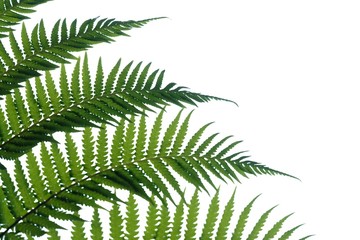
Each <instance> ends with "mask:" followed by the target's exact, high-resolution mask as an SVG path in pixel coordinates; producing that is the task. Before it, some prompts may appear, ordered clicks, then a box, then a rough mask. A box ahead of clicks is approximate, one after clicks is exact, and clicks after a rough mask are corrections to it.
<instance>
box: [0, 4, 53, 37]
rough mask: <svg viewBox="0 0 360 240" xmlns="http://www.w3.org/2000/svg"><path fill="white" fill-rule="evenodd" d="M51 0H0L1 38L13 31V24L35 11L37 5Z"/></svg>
mask: <svg viewBox="0 0 360 240" xmlns="http://www.w3.org/2000/svg"><path fill="white" fill-rule="evenodd" d="M49 1H50V0H1V1H0V38H4V37H6V36H8V35H7V33H8V32H12V31H13V29H12V28H11V27H12V26H14V25H16V24H18V23H19V22H21V21H23V20H24V19H28V17H27V14H29V13H32V12H34V11H35V10H34V9H33V8H34V7H36V6H37V5H40V4H43V3H46V2H49Z"/></svg>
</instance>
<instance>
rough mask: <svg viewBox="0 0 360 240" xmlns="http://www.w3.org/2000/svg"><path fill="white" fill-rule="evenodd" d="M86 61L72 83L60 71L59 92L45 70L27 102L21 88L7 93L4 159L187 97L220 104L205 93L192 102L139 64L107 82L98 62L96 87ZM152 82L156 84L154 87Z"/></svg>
mask: <svg viewBox="0 0 360 240" xmlns="http://www.w3.org/2000/svg"><path fill="white" fill-rule="evenodd" d="M87 59H88V58H87V56H85V58H84V61H83V67H81V66H80V60H78V61H77V64H76V66H75V68H74V70H73V72H72V74H71V78H70V79H69V78H68V77H67V75H68V74H67V71H66V70H65V67H62V68H61V74H60V84H59V85H60V91H58V90H57V88H56V86H55V84H54V79H53V77H52V76H51V74H50V73H49V72H46V74H45V79H43V80H41V79H40V78H36V81H35V89H36V91H33V86H32V84H30V83H29V82H26V89H25V90H26V91H25V96H26V99H21V97H22V96H21V93H20V92H19V91H18V90H16V91H15V93H14V94H9V95H7V97H6V109H5V110H6V111H0V120H4V121H2V122H3V123H4V124H2V125H1V126H0V157H2V158H5V159H14V158H16V157H20V156H21V155H23V154H25V153H26V152H28V151H29V150H31V149H32V148H33V147H34V146H36V145H37V144H38V143H39V142H42V141H53V142H56V141H55V139H53V137H52V134H53V133H55V132H58V131H64V132H73V131H77V128H79V127H87V126H91V127H96V126H98V124H103V123H108V124H114V123H116V122H117V120H116V118H124V119H127V120H129V117H131V116H135V115H141V114H143V111H144V110H152V109H153V108H162V107H163V105H164V104H169V103H174V104H177V105H182V103H186V102H187V101H186V100H184V96H186V98H192V99H193V102H196V101H197V98H200V100H199V102H203V101H208V100H211V99H213V100H221V99H219V98H216V97H211V96H206V95H201V94H195V95H196V96H198V97H197V98H193V97H194V96H195V95H194V94H193V93H191V92H188V91H183V90H178V88H176V86H173V85H172V87H170V88H169V85H165V86H162V85H161V84H160V83H159V81H162V80H161V78H162V76H157V75H156V74H151V75H150V76H152V77H153V78H150V76H149V77H146V73H147V72H148V66H146V67H145V69H143V70H141V69H140V65H137V66H136V67H135V69H131V68H130V67H129V66H130V65H127V66H125V67H124V69H123V70H120V68H119V63H117V64H116V65H115V66H114V68H113V70H112V71H111V73H110V74H109V76H108V77H107V79H105V77H104V74H103V69H102V66H101V63H100V62H99V64H98V69H97V74H96V79H95V83H94V84H92V82H94V81H92V80H91V79H90V73H89V69H88V60H87ZM139 71H142V73H141V74H140V76H138V74H137V72H139ZM156 72H158V71H154V72H153V73H156ZM114 79H115V80H114ZM129 81H130V83H129ZM139 81H140V84H139ZM152 81H156V83H154V84H153V83H150V82H152ZM132 82H133V83H132ZM144 83H145V84H144ZM162 94H166V95H167V100H163V99H162V97H161V96H162ZM222 100H225V99H222ZM27 109H29V111H28V110H27ZM174 130H175V129H174ZM185 131H186V125H185V126H183V129H182V130H181V131H179V134H178V135H177V140H176V141H175V142H174V144H175V147H174V148H173V151H180V149H178V148H179V147H180V145H181V141H180V140H181V139H182V135H184V134H185ZM180 133H181V134H180ZM169 134H170V133H169ZM164 144H165V143H164ZM169 144H170V145H169ZM171 144H172V140H170V141H169V143H167V145H168V146H165V145H164V147H165V148H169V147H170V146H171ZM150 146H152V143H150ZM149 151H153V149H151V148H150V149H149Z"/></svg>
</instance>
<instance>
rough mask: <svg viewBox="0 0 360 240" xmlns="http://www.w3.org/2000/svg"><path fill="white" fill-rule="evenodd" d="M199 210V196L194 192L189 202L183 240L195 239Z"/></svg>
mask: <svg viewBox="0 0 360 240" xmlns="http://www.w3.org/2000/svg"><path fill="white" fill-rule="evenodd" d="M199 208H200V201H199V194H198V192H197V191H196V192H195V193H194V195H193V196H192V198H191V200H190V204H189V207H188V214H187V220H186V226H185V239H196V228H197V224H198V223H197V221H198V214H199Z"/></svg>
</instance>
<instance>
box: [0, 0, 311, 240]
mask: <svg viewBox="0 0 360 240" xmlns="http://www.w3.org/2000/svg"><path fill="white" fill-rule="evenodd" d="M48 1H49V0H0V38H1V41H0V104H1V108H0V183H1V186H0V239H34V237H40V236H45V235H47V236H48V239H54V240H55V239H60V236H61V233H60V232H59V231H58V230H68V231H70V233H69V234H70V235H71V239H76V240H77V239H87V237H89V236H90V238H91V239H103V235H104V233H105V231H104V227H105V228H106V227H107V223H104V222H103V221H104V218H103V217H102V214H101V212H102V211H103V210H104V209H106V207H104V204H103V203H104V202H107V203H110V204H112V208H111V210H110V211H109V224H108V229H109V235H110V238H111V239H174V240H175V239H182V238H185V239H198V238H199V237H200V238H201V239H213V238H215V239H228V238H231V239H242V238H243V237H244V235H245V234H244V233H245V231H246V229H247V228H248V225H247V220H248V218H249V216H250V211H251V208H252V206H253V203H254V201H255V199H256V198H255V199H254V200H253V201H251V202H250V203H249V204H248V205H247V206H246V207H245V208H244V210H243V212H242V213H241V215H240V216H239V217H238V218H237V217H236V216H234V205H235V199H234V197H235V193H234V194H233V196H232V197H231V198H230V200H229V201H228V203H227V204H226V205H225V207H224V208H222V207H221V204H220V199H219V190H218V188H217V187H216V186H215V184H214V180H215V179H220V180H222V181H224V182H228V181H231V182H239V179H240V178H242V177H245V178H246V177H248V176H251V175H252V176H257V175H262V174H266V175H283V176H288V177H292V176H291V175H288V174H286V173H283V172H281V171H277V170H274V169H272V168H269V167H267V166H265V165H262V164H260V163H257V162H253V161H250V160H248V156H247V155H245V152H244V151H238V150H236V147H237V145H238V144H240V143H241V141H231V137H230V136H226V137H223V138H219V137H218V135H219V134H217V133H215V134H210V135H208V136H206V131H207V129H208V128H209V126H210V125H211V123H209V124H206V125H204V126H203V127H201V128H200V129H199V130H198V131H196V132H195V133H194V134H192V135H191V134H190V133H189V130H188V129H189V126H190V124H191V115H192V112H190V113H189V114H188V115H187V116H186V117H185V118H184V119H183V117H182V115H183V110H181V111H180V112H179V113H178V114H177V116H176V117H175V118H174V119H173V120H172V121H171V122H170V124H168V125H166V124H165V123H164V122H166V121H165V120H164V116H165V115H166V112H165V110H164V109H165V107H166V106H168V105H177V106H180V107H181V108H185V107H186V106H188V105H191V106H196V104H197V103H203V102H208V101H210V100H220V101H227V102H231V101H229V100H226V99H223V98H219V97H214V96H208V95H204V94H200V93H194V92H191V91H189V90H187V88H185V87H181V86H177V85H176V84H175V83H168V84H165V83H164V71H160V70H151V64H147V65H143V63H142V62H140V63H137V64H135V63H134V62H130V63H126V64H123V63H121V60H119V61H118V62H117V63H116V64H115V65H114V66H113V68H112V69H111V71H110V72H109V73H108V74H107V75H106V73H105V71H104V69H103V63H102V60H101V59H99V60H98V64H97V67H96V68H95V69H94V70H95V71H92V70H91V69H90V65H91V64H90V63H89V60H88V56H87V54H85V56H84V58H83V59H82V60H81V59H80V58H78V57H76V55H75V53H76V52H81V51H85V50H87V49H89V48H91V47H93V46H94V45H96V44H98V43H110V42H113V41H114V38H115V37H117V36H128V35H127V33H126V32H127V31H129V30H131V29H133V28H139V27H142V26H144V25H145V24H147V23H148V22H150V21H153V20H156V19H158V18H153V19H146V20H141V21H117V20H114V19H106V18H103V19H97V18H92V19H88V20H86V21H84V22H83V23H81V24H78V23H77V20H73V21H72V22H71V23H70V24H67V20H66V19H64V20H61V19H60V20H58V21H57V22H56V23H55V24H54V26H53V27H52V28H50V29H49V30H48V29H47V28H46V27H45V23H44V21H40V22H39V23H38V24H36V25H35V27H33V29H32V30H31V31H30V32H29V31H28V30H27V27H26V26H25V24H24V23H22V26H21V30H20V31H19V34H17V33H16V32H15V31H14V30H13V29H12V26H15V25H16V24H19V23H21V22H22V21H23V20H25V19H27V18H28V16H27V15H28V14H30V13H32V12H34V9H33V8H34V7H36V6H37V5H39V4H42V3H46V2H48ZM71 63H73V69H72V71H69V69H68V68H67V67H65V65H66V64H71ZM59 67H60V69H58V70H59V71H58V72H59V77H56V78H55V77H54V74H53V73H52V72H51V71H52V70H54V69H56V68H59ZM22 86H24V87H23V88H21V87H22ZM157 110H161V111H160V112H159V113H158V115H157V116H156V118H155V121H154V122H153V123H152V122H151V121H149V119H150V116H152V114H150V113H153V112H156V111H157ZM56 132H62V134H59V136H60V137H56V138H55V137H54V133H56ZM61 136H63V137H61ZM6 160H12V161H6ZM184 180H185V181H186V182H187V183H188V184H189V185H191V186H193V187H194V188H195V189H196V191H195V193H194V195H193V196H192V198H191V199H190V201H189V202H187V201H186V198H185V194H184V191H183V189H184V186H182V182H184ZM211 188H213V189H216V191H217V192H216V194H215V196H214V197H213V198H212V201H211V204H210V206H209V207H208V213H207V216H206V219H205V221H201V220H202V219H200V209H201V208H202V207H203V206H200V199H199V193H200V192H201V191H205V192H208V193H209V191H210V190H211ZM118 190H121V191H124V190H125V191H127V192H129V194H130V195H129V197H128V198H127V199H124V198H123V197H122V196H121V197H120V195H119V194H118ZM136 196H140V197H141V198H142V199H143V200H146V201H147V202H148V203H149V205H148V210H147V215H146V217H144V218H142V214H141V211H140V210H139V203H138V200H137V198H136ZM178 197H180V202H177V201H176V199H177V198H178ZM169 203H171V204H169ZM123 204H126V206H125V208H121V206H123ZM173 205H174V206H176V209H175V212H172V211H171V210H170V209H171V208H170V206H173ZM84 207H89V208H91V209H93V215H92V219H91V220H90V222H91V223H90V225H88V226H87V225H86V222H85V220H84V219H83V218H82V217H81V214H80V213H79V212H80V210H82V209H83V208H84ZM272 210H273V208H272V209H270V210H268V211H266V212H265V213H264V214H263V215H261V216H260V218H259V219H258V221H257V223H256V224H255V225H254V227H253V228H250V229H249V230H251V231H250V233H249V235H248V237H247V239H257V238H258V237H259V236H264V239H273V238H274V237H279V239H289V237H290V236H291V235H292V233H293V232H294V231H295V230H297V229H298V228H299V227H300V225H299V226H296V227H294V228H292V229H289V230H287V231H285V232H283V234H282V235H280V234H281V229H282V226H283V224H284V223H285V222H286V220H287V219H288V218H289V216H290V215H288V216H285V217H284V218H282V219H280V220H279V221H278V222H276V223H275V224H273V225H272V227H270V228H269V229H270V230H269V231H267V232H266V233H265V232H264V230H263V229H264V228H263V227H264V226H266V224H267V222H268V221H267V219H268V216H269V215H270V213H271V211H272ZM141 219H146V224H145V226H144V230H143V231H142V229H141V226H142V223H141ZM237 219H238V220H237ZM236 220H237V224H236V226H234V228H231V227H230V225H231V223H232V222H234V221H236ZM64 222H65V224H64ZM69 226H71V230H69V229H67V228H69ZM88 228H90V230H89V231H88V230H87V229H88ZM308 237H310V236H306V237H304V238H302V239H307V238H308Z"/></svg>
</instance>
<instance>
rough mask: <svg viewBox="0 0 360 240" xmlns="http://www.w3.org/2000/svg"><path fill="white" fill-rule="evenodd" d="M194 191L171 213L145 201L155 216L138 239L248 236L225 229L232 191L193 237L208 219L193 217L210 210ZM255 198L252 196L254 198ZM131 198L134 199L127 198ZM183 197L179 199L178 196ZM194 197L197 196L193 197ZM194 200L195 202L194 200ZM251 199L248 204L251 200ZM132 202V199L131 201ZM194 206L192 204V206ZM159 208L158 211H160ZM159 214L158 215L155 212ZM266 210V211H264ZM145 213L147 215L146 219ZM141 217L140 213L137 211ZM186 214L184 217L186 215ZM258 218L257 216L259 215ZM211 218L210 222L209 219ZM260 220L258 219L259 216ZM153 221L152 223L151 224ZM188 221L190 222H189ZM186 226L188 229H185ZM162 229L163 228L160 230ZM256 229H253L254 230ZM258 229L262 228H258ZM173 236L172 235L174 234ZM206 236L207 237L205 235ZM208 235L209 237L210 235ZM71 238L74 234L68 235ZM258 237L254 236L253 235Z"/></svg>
mask: <svg viewBox="0 0 360 240" xmlns="http://www.w3.org/2000/svg"><path fill="white" fill-rule="evenodd" d="M130 198H134V196H132V195H130V197H129V199H130ZM196 198H197V196H196V193H195V195H193V197H192V199H193V200H191V201H190V205H189V206H187V207H185V205H184V204H183V202H180V203H179V204H177V205H176V209H175V213H171V212H170V211H168V210H164V209H167V207H166V205H161V206H160V205H159V204H158V203H157V202H155V203H154V205H153V204H149V205H150V206H149V209H150V208H151V209H152V210H151V212H153V213H152V214H151V215H152V216H153V217H155V216H156V218H155V219H152V220H151V221H147V222H146V224H145V226H144V228H140V229H146V230H145V234H140V235H141V236H143V237H142V238H140V239H144V240H148V239H176V240H178V239H186V240H188V239H228V238H226V237H229V238H231V239H237V240H238V239H251V237H250V236H248V237H247V238H246V237H245V238H236V237H237V236H239V234H238V233H234V232H231V231H230V229H229V225H228V224H225V223H226V222H229V221H234V220H235V221H236V219H237V218H238V217H239V216H237V215H235V214H234V212H233V211H232V210H230V209H232V208H233V207H234V206H233V205H234V202H235V197H234V195H233V196H232V197H231V199H230V200H229V201H227V203H226V207H225V209H224V210H223V211H219V210H218V209H216V211H215V212H213V213H212V215H213V216H214V217H211V220H210V219H208V220H209V222H210V221H211V225H212V226H211V229H209V230H210V232H209V233H210V235H207V234H205V235H202V236H200V237H197V236H198V234H199V230H200V229H202V228H204V229H205V228H206V227H204V225H207V224H208V223H209V222H208V221H207V223H204V222H203V221H197V219H199V218H201V217H202V213H203V212H204V211H203V210H208V212H209V213H210V212H211V208H212V207H211V206H209V207H207V206H205V205H204V204H202V205H201V206H200V208H201V211H199V203H198V202H197V203H195V205H194V202H193V201H194V199H196ZM214 198H216V200H214ZM217 198H218V196H215V197H213V198H212V201H211V202H212V203H213V202H217V201H218V199H217ZM254 200H255V199H254ZM254 200H253V201H252V203H253V202H254ZM131 201H134V200H131ZM181 201H183V200H181ZM196 201H198V200H196ZM196 201H195V202H196ZM212 203H210V205H211V204H212ZM252 203H251V204H252ZM132 204H133V203H132ZM194 207H195V208H194ZM118 209H122V208H118ZM160 212H161V213H160ZM185 212H187V213H188V214H187V216H186V214H184V213H185ZM159 214H160V215H161V216H159ZM264 214H267V213H264ZM264 214H263V215H264ZM122 215H124V216H126V217H130V216H127V210H125V211H124V210H123V211H121V212H117V214H116V215H113V216H112V217H111V218H110V223H109V224H110V225H111V224H118V223H122ZM149 216H150V215H148V219H149ZM140 217H141V215H140ZM158 217H159V218H160V220H157V218H158ZM187 218H188V219H187ZM251 218H256V216H255V214H251ZM169 219H173V223H172V224H173V226H175V223H176V227H170V228H169ZM260 219H261V217H260ZM102 220H103V223H105V222H107V221H106V219H105V218H103V219H102ZM283 220H284V221H283V223H284V222H285V224H286V220H287V217H285V218H283ZM212 221H213V222H212ZM239 221H242V219H241V217H240V219H239ZM261 221H262V220H261ZM154 222H156V224H154ZM189 223H191V224H189ZM265 224H266V225H270V224H271V223H270V222H269V221H266V222H265ZM300 226H301V225H299V226H297V227H295V228H291V229H289V230H287V231H285V232H283V233H282V235H281V236H280V238H279V239H282V240H285V239H288V237H289V236H290V235H291V234H292V233H293V232H294V231H296V230H297V229H298V228H299V227H300ZM128 228H138V223H137V222H136V223H133V222H126V223H125V225H124V229H128ZM189 228H190V229H189ZM254 228H257V227H256V226H252V225H250V224H245V225H244V228H243V229H242V230H241V235H244V233H245V231H249V230H250V231H251V230H252V229H254ZM149 229H151V233H150V232H149ZM165 229H166V231H164V230H165ZM180 229H182V230H183V231H184V232H185V236H183V235H181V233H180ZM256 231H257V230H256ZM212 233H217V234H216V236H212V235H213V234H212ZM261 233H262V232H261ZM277 233H280V234H281V231H280V230H278V231H277ZM138 235H139V233H138V232H134V233H133V235H131V234H128V235H127V236H126V237H125V238H120V235H119V236H116V237H113V238H112V239H139V238H138ZM175 236H176V238H175ZM205 236H206V237H208V238H205ZM211 236H212V237H211ZM308 237H310V236H307V237H305V238H303V239H306V238H308ZM72 239H74V240H75V238H72ZM257 239H258V238H257Z"/></svg>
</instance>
